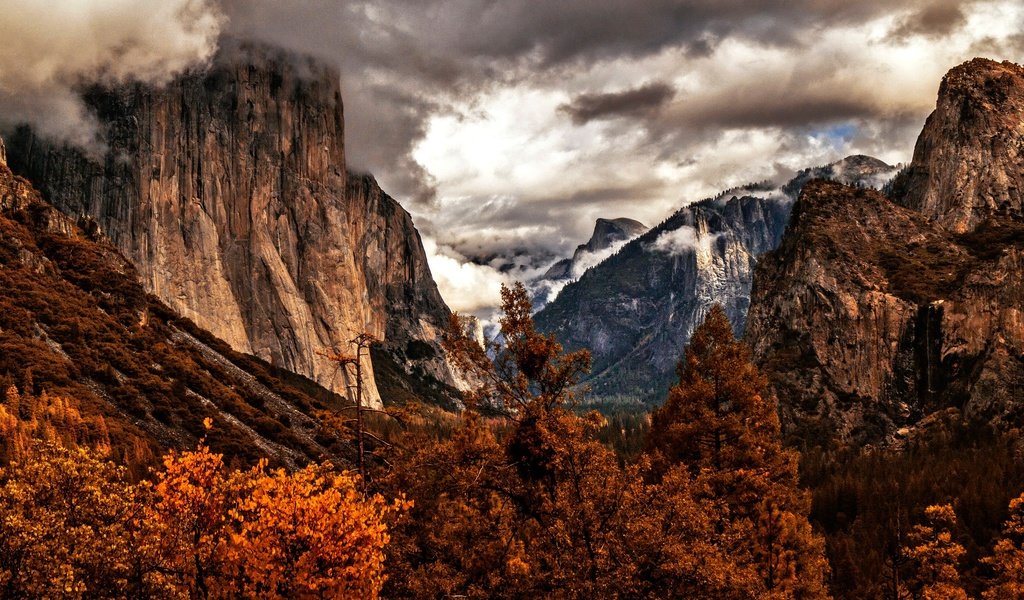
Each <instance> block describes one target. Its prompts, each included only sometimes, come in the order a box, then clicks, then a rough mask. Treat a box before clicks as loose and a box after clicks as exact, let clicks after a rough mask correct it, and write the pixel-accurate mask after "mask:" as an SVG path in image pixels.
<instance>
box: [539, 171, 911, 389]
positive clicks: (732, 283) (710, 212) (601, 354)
mask: <svg viewBox="0 0 1024 600" xmlns="http://www.w3.org/2000/svg"><path fill="white" fill-rule="evenodd" d="M892 171H893V168H892V167H891V166H889V165H886V164H885V163H883V162H881V161H879V160H876V159H873V158H870V157H866V156H851V157H848V158H846V159H843V160H841V161H838V162H836V163H833V164H831V165H826V166H824V167H817V168H813V169H805V170H803V171H801V172H800V173H798V174H797V175H796V176H795V177H794V178H793V179H792V180H790V181H789V182H787V183H786V184H785V185H783V186H782V187H775V186H773V185H770V184H758V185H750V186H745V187H742V188H736V189H734V190H729V191H727V192H723V193H722V194H720V195H719V196H717V197H715V198H711V199H708V200H704V201H701V202H697V203H694V204H691V205H689V206H687V207H685V208H682V209H680V210H679V211H678V212H676V213H675V214H674V215H672V216H671V217H669V218H668V219H667V220H665V221H664V222H662V223H661V224H659V225H658V226H657V227H654V228H653V229H651V230H650V231H648V232H646V233H645V234H644V235H642V236H640V237H638V238H637V239H635V240H633V241H631V242H629V243H628V244H626V245H625V246H624V247H623V248H622V249H621V250H619V251H618V252H617V253H616V254H614V255H613V256H611V257H610V258H608V259H606V260H605V261H603V262H601V263H600V264H598V265H597V266H595V267H593V268H591V269H590V270H589V271H587V272H586V273H585V274H583V276H582V277H580V278H579V280H578V281H575V282H572V283H570V284H568V285H567V286H566V287H565V288H564V289H563V290H562V291H561V293H560V294H559V295H558V297H557V298H556V299H555V300H554V301H553V302H552V303H550V304H548V305H547V306H546V307H545V308H544V309H543V310H542V311H540V312H539V313H538V314H537V316H536V320H537V325H538V328H540V329H541V330H543V331H548V332H551V333H554V334H555V336H556V337H557V338H558V340H559V341H560V342H561V343H562V344H563V345H564V346H566V347H567V348H569V349H573V350H575V349H577V348H590V350H591V351H592V353H593V359H594V368H593V374H592V375H591V377H590V378H589V379H588V381H587V383H588V384H589V385H590V386H591V394H590V396H591V399H593V400H596V401H601V402H616V401H634V402H635V401H637V400H642V401H645V402H648V403H657V402H660V401H661V400H663V399H664V395H665V392H666V391H667V389H668V387H669V385H671V383H672V381H673V380H674V378H675V366H676V363H677V362H678V361H679V359H680V357H681V356H682V352H683V349H684V348H685V347H686V344H687V343H688V341H689V339H690V335H691V334H692V332H693V329H694V328H695V327H696V326H697V325H698V324H700V322H701V321H702V320H703V319H704V316H705V315H706V314H707V311H708V310H709V309H710V308H711V306H712V305H713V304H714V303H716V302H717V303H720V304H722V305H723V307H724V308H725V309H726V312H727V314H728V315H729V318H730V321H731V322H732V323H733V326H734V327H735V328H736V330H737V331H742V330H743V326H744V323H745V321H746V314H747V308H748V305H749V301H750V300H749V298H750V285H751V279H752V276H753V269H754V265H755V264H756V262H757V260H758V257H759V256H760V255H762V254H763V253H765V252H767V251H769V250H772V249H774V248H776V247H777V246H778V245H779V243H780V241H781V239H782V233H783V231H784V229H785V227H786V222H787V220H788V218H789V212H790V208H791V206H792V203H793V199H794V198H795V196H796V194H797V193H798V192H799V190H800V188H801V187H802V186H803V185H804V184H805V183H806V182H807V181H808V180H810V179H811V178H813V177H831V178H838V179H840V180H843V181H847V182H849V183H853V184H857V185H874V184H880V183H881V182H882V181H884V176H885V175H886V174H889V173H891V172H892Z"/></svg>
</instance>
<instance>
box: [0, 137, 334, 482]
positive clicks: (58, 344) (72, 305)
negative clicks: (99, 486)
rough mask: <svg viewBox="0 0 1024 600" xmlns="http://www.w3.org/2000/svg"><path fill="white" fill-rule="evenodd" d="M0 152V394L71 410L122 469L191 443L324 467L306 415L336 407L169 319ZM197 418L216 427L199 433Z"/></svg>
mask: <svg viewBox="0 0 1024 600" xmlns="http://www.w3.org/2000/svg"><path fill="white" fill-rule="evenodd" d="M2 148H3V145H2V143H0V290H3V292H2V293H0V386H2V387H3V389H4V390H6V389H7V387H8V386H10V385H14V386H16V387H18V388H19V389H20V391H21V392H22V393H24V394H41V393H46V394H49V395H51V396H68V397H71V398H74V399H75V402H76V406H77V407H78V410H80V411H81V412H82V416H83V418H88V419H95V422H96V423H100V424H101V426H102V428H103V429H104V431H103V432H97V433H101V434H102V435H104V436H109V438H110V442H111V447H112V448H113V449H114V451H115V453H116V452H132V453H133V458H135V459H138V458H139V457H140V456H142V457H145V456H147V454H148V455H149V456H151V457H152V456H157V455H158V454H157V453H158V452H160V451H162V450H166V449H169V448H191V447H194V446H195V444H196V443H197V440H198V439H199V438H200V437H202V436H206V437H207V439H208V442H209V444H210V445H211V447H213V448H214V450H215V451H218V452H223V453H224V454H225V455H227V456H229V457H231V460H232V461H242V462H246V461H248V462H255V460H256V459H257V458H260V457H267V458H270V459H272V460H273V461H274V462H276V463H279V464H286V465H294V464H301V463H303V462H305V461H308V460H311V459H319V458H322V457H323V456H324V455H327V456H332V455H334V450H335V449H338V448H340V446H338V445H337V440H336V439H335V438H334V436H333V434H329V433H328V432H324V431H322V430H321V427H320V424H319V420H318V419H316V418H315V412H316V411H318V410H324V409H331V408H336V407H338V406H339V405H341V404H343V403H344V402H343V400H342V398H341V397H339V396H337V395H335V394H332V393H330V392H328V391H327V390H326V389H324V388H322V387H320V386H318V385H316V384H315V383H314V382H312V381H310V380H308V379H306V378H303V377H300V376H297V375H294V374H292V373H290V372H287V371H284V370H281V369H278V368H275V367H273V366H271V365H269V364H267V363H265V362H263V361H261V360H258V359H255V358H253V357H251V356H248V355H245V354H241V353H238V352H234V351H233V350H232V349H231V348H230V347H229V346H228V345H227V344H225V343H224V342H222V341H221V340H218V339H217V338H215V337H214V336H212V335H210V334H209V333H208V332H206V331H203V330H202V329H200V328H198V327H196V326H195V325H194V324H193V323H191V322H190V321H187V320H185V319H182V318H180V317H178V316H177V315H176V314H175V313H174V312H173V311H172V310H171V309H170V308H168V307H167V306H166V305H165V304H164V303H162V302H161V301H160V300H158V299H157V298H155V297H154V296H152V295H150V294H147V293H146V291H145V289H144V288H143V286H142V284H141V282H140V280H139V276H138V273H137V272H136V270H135V268H134V267H133V266H132V264H131V263H130V262H129V261H127V260H126V259H125V258H124V257H123V256H122V255H121V254H120V253H119V252H118V251H117V250H116V249H115V248H113V246H112V245H111V244H110V243H109V242H107V241H105V240H102V239H100V237H98V235H99V234H98V232H97V230H96V227H95V223H94V222H93V221H91V220H89V219H88V218H82V219H80V220H78V222H76V221H75V220H73V219H71V218H69V217H68V216H66V215H65V214H64V213H62V212H60V211H58V210H57V209H55V208H54V207H52V206H51V205H49V204H48V203H46V202H44V201H43V200H42V199H41V198H40V195H39V193H38V192H37V191H36V190H35V189H33V187H32V186H31V184H29V183H28V182H27V181H26V180H25V179H22V178H20V177H15V176H14V175H13V174H12V173H11V171H10V170H9V169H8V168H7V166H6V164H4V163H3V160H2V157H3V153H2ZM0 397H2V396H0ZM10 408H11V407H10V405H8V409H10ZM205 418H211V419H213V421H214V424H215V427H214V428H213V429H212V430H211V431H209V432H208V431H206V430H205V428H204V425H203V419H205ZM113 458H119V456H117V455H115V456H113Z"/></svg>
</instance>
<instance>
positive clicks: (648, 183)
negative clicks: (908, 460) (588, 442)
mask: <svg viewBox="0 0 1024 600" xmlns="http://www.w3.org/2000/svg"><path fill="white" fill-rule="evenodd" d="M0 8H2V9H3V11H4V15H5V19H4V21H3V22H0V35H2V36H3V39H4V40H5V43H4V44H3V46H2V47H0V119H4V120H6V121H7V122H10V121H12V120H24V119H28V120H31V121H33V123H35V124H36V125H37V126H39V127H41V128H43V129H44V131H47V132H50V133H59V134H62V135H64V136H65V137H68V138H70V139H74V140H78V141H80V142H88V141H89V140H90V139H91V135H92V131H91V128H90V125H89V119H88V115H85V114H83V113H82V111H81V108H80V105H79V104H78V103H77V102H76V100H75V97H74V94H73V89H74V88H75V86H76V85H78V84H79V83H80V82H82V81H86V80H90V79H124V78H127V77H139V78H142V79H145V80H149V81H160V80H162V79H164V78H166V77H167V76H169V75H170V74H172V73H174V72H176V71H179V70H181V69H182V68H185V67H187V66H189V65H194V64H201V63H203V62H204V61H205V60H207V59H208V58H209V55H210V53H211V52H212V51H213V49H214V45H215V42H216V36H217V34H218V33H219V32H225V33H227V34H230V35H232V36H234V37H240V38H247V39H257V40H261V41H265V42H269V43H273V44H277V45H280V46H284V47H285V48H288V49H291V50H295V51H300V52H307V53H312V54H315V55H317V56H319V57H321V58H323V59H325V60H328V61H332V62H334V63H336V64H337V65H338V66H339V68H340V70H341V73H342V85H343V88H344V89H343V94H344V98H345V103H346V110H345V113H346V121H347V127H346V135H347V140H346V142H347V154H348V156H349V158H350V160H351V161H352V166H354V167H355V168H357V169H363V170H369V171H372V172H373V173H374V174H375V175H376V176H377V177H378V179H379V180H380V181H381V183H382V185H383V186H384V187H385V188H386V189H387V190H388V191H389V192H390V193H391V194H392V195H394V196H395V197H397V198H399V199H401V200H402V201H403V203H405V205H406V206H407V207H408V208H409V209H410V210H411V211H412V212H413V214H414V216H415V218H416V220H417V224H418V226H419V227H420V228H421V230H422V231H423V232H424V234H425V236H426V237H428V238H430V239H431V240H432V241H433V243H434V246H433V247H434V249H435V252H434V254H435V260H433V261H432V264H433V265H436V266H435V271H437V273H436V275H437V278H438V279H439V281H440V282H441V287H442V292H443V293H444V294H445V296H446V298H447V299H448V300H449V302H451V303H452V304H453V305H455V306H457V307H466V308H467V309H473V307H476V308H480V307H483V306H484V305H485V304H487V303H489V302H493V301H494V298H495V297H496V294H497V285H498V284H499V283H500V282H502V281H507V280H509V279H510V278H511V277H521V276H526V274H527V273H532V272H533V271H534V270H536V269H543V267H544V266H546V265H544V264H542V263H545V262H546V263H547V264H550V263H551V262H554V260H556V259H557V258H559V257H562V256H568V255H569V254H571V252H572V248H574V247H575V246H576V244H578V243H580V242H581V241H584V240H585V239H586V237H587V234H588V232H589V231H590V230H591V229H592V227H593V223H594V220H595V219H596V218H598V217H620V216H625V217H631V218H635V219H638V220H641V221H643V222H646V223H649V224H652V225H653V224H656V223H658V222H659V221H660V220H661V219H662V218H664V217H665V216H667V215H669V214H671V212H673V211H674V210H675V209H677V208H679V207H680V206H681V205H684V204H686V203H689V202H692V201H694V200H698V199H700V198H703V197H707V196H710V195H713V194H714V193H715V192H716V191H718V190H720V189H724V188H728V187H733V186H736V185H740V184H743V183H746V182H749V181H759V180H764V179H775V180H780V179H783V178H784V177H785V176H786V175H788V174H790V173H792V172H793V171H794V170H796V169H799V168H802V167H806V166H810V165H818V164H824V163H826V162H830V161H832V160H835V159H838V158H841V157H842V156H844V155H846V154H852V153H865V154H870V155H874V156H877V157H878V158H881V159H883V160H885V161H887V162H889V163H897V162H900V161H904V160H907V159H908V158H909V156H910V153H911V150H912V147H913V141H914V138H915V136H916V135H917V133H918V132H919V131H920V127H921V125H922V123H923V121H924V118H925V117H926V116H927V114H928V112H929V111H930V110H931V108H932V107H933V106H934V101H935V91H936V89H937V87H938V83H939V80H940V78H941V76H942V74H943V73H944V72H945V71H946V70H947V69H949V68H950V67H952V66H954V65H956V64H958V63H960V62H962V61H964V60H967V59H969V58H971V57H973V56H975V55H987V56H990V57H992V58H996V59H1009V60H1015V61H1018V62H1020V61H1022V60H1024V35H1022V34H1021V33H1020V32H1021V31H1024V6H1021V5H1020V3H1019V2H1017V1H1015V0H908V1H907V2H901V3H893V2H889V1H887V0H764V1H762V2H749V1H747V0H632V1H629V2H624V1H623V0H559V1H558V2H541V1H538V0H417V1H416V2H410V1H408V0H372V1H370V0H351V1H347V2H337V1H336V0H163V1H162V2H150V1H148V0H92V1H85V0H80V1H77V2H61V3H44V2H42V1H41V0H17V1H16V0H0ZM524 257H529V258H528V259H527V258H524ZM509 265H513V266H512V267H509ZM510 268H511V270H509V269H510Z"/></svg>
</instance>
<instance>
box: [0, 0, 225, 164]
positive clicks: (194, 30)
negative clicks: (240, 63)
mask: <svg viewBox="0 0 1024 600" xmlns="http://www.w3.org/2000/svg"><path fill="white" fill-rule="evenodd" d="M0 14H2V15H3V19H0V39H2V40H3V43H2V44H0V124H6V125H8V126H9V125H12V124H16V123H23V122H27V123H30V124H32V125H33V126H35V127H36V128H37V129H38V130H39V131H41V132H42V133H44V134H46V135H49V136H53V137H56V138H58V139H64V140H67V141H70V142H72V143H75V144H78V145H80V146H84V147H87V148H88V147H91V146H93V145H94V144H96V143H99V142H100V140H98V139H97V137H96V130H95V126H94V123H93V121H92V119H91V118H90V116H89V115H88V114H87V112H86V111H85V109H84V108H83V105H82V103H81V102H80V101H79V100H78V95H77V94H76V92H75V89H76V87H78V86H80V85H82V84H83V83H91V82H100V81H103V82H114V81H125V80H128V79H136V80H141V81H147V82H153V83H160V82H163V81H166V80H167V79H168V78H170V77H171V76H173V75H174V74H175V73H178V72H180V71H182V70H184V69H186V68H188V67H190V66H193V65H196V64H201V63H203V62H205V61H206V60H208V59H209V58H210V57H211V55H212V54H213V52H214V51H215V50H216V48H217V38H218V35H219V34H220V31H221V26H222V24H223V22H224V19H223V16H222V14H221V12H220V9H219V7H218V6H217V5H216V4H214V2H213V1H212V0H160V1H159V2H152V1H150V0H90V1H88V2H86V1H77V2H76V1H69V2H45V1H42V0H2V1H0Z"/></svg>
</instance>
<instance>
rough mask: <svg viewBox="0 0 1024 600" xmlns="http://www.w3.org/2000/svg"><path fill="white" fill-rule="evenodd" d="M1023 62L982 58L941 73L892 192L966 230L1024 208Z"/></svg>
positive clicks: (958, 229)
mask: <svg viewBox="0 0 1024 600" xmlns="http://www.w3.org/2000/svg"><path fill="white" fill-rule="evenodd" d="M1022 115H1024V67H1021V66H1020V65H1016V64H1013V63H1009V62H1003V63H997V62H994V61H991V60H987V59H982V58H976V59H974V60H972V61H969V62H966V63H964V64H962V65H960V66H958V67H956V68H954V69H952V70H951V71H950V72H949V73H948V74H947V75H946V76H945V77H944V78H943V80H942V85H941V86H940V88H939V98H938V102H937V104H936V107H935V111H934V112H933V113H932V114H931V115H930V116H929V117H928V120H927V122H926V123H925V126H924V130H923V131H922V132H921V136H920V137H919V138H918V140H917V146H916V147H915V148H914V160H913V162H912V163H911V164H910V166H909V168H908V169H907V170H906V171H905V172H904V173H902V174H901V175H900V177H899V178H898V179H897V181H896V182H895V185H894V188H893V197H894V198H895V199H896V200H897V201H898V202H900V203H901V204H902V205H904V206H907V207H909V208H913V209H915V210H917V211H920V212H921V213H922V214H925V215H927V216H929V217H931V218H934V219H935V220H937V221H938V222H939V223H941V224H942V225H944V226H945V227H947V228H948V229H950V230H952V231H955V232H959V233H963V232H965V231H969V230H971V229H973V228H974V227H976V226H977V225H978V224H979V223H981V222H983V221H984V220H985V219H986V218H987V217H988V216H989V215H991V214H994V213H996V212H1004V213H1005V212H1011V213H1014V214H1018V215H1020V214H1022V212H1024V118H1022Z"/></svg>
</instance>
